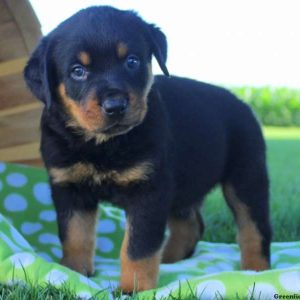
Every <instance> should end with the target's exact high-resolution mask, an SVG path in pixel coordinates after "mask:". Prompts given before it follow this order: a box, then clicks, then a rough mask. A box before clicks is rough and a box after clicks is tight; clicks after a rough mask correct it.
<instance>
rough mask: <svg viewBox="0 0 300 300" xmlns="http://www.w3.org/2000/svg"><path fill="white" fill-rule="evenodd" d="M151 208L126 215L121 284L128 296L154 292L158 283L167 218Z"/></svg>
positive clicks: (141, 208) (163, 212)
mask: <svg viewBox="0 0 300 300" xmlns="http://www.w3.org/2000/svg"><path fill="white" fill-rule="evenodd" d="M150 206H151V202H150V203H148V205H147V206H143V205H141V206H139V207H136V208H135V210H133V211H130V212H127V213H128V215H127V224H126V232H125V236H124V240H123V244H122V248H121V283H120V287H121V289H122V290H123V291H124V292H127V293H128V292H133V291H143V290H148V289H153V288H155V286H156V283H157V279H158V272H159V264H160V261H161V254H162V249H161V248H162V245H163V239H164V232H165V228H166V220H167V214H166V212H165V211H164V209H160V208H159V207H157V211H155V209H153V207H150Z"/></svg>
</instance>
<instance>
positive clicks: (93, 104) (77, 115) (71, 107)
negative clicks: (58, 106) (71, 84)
mask: <svg viewBox="0 0 300 300" xmlns="http://www.w3.org/2000/svg"><path fill="white" fill-rule="evenodd" d="M58 92H59V95H60V98H61V100H62V102H63V104H64V106H65V108H66V110H67V113H68V114H69V115H70V116H71V120H70V121H69V122H68V124H67V125H68V126H70V127H75V128H77V127H80V128H83V129H85V130H87V131H90V132H91V131H94V130H97V129H101V128H102V127H104V123H105V121H104V117H103V115H102V112H101V108H100V106H99V105H98V102H97V100H96V99H95V96H94V95H91V96H90V97H89V98H88V99H86V100H85V101H83V103H78V102H77V101H75V100H73V99H71V98H70V97H69V96H68V95H67V94H66V88H65V86H64V84H63V83H62V84H60V85H59V88H58Z"/></svg>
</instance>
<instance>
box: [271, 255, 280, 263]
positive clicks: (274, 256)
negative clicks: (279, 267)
mask: <svg viewBox="0 0 300 300" xmlns="http://www.w3.org/2000/svg"><path fill="white" fill-rule="evenodd" d="M279 259H280V256H279V255H278V254H277V253H273V254H272V255H271V264H272V265H273V264H275V263H276V262H277V261H278V260H279Z"/></svg>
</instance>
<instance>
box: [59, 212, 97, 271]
mask: <svg viewBox="0 0 300 300" xmlns="http://www.w3.org/2000/svg"><path fill="white" fill-rule="evenodd" d="M96 222H97V211H93V212H80V213H79V212H78V213H74V215H73V216H72V217H71V218H70V220H69V222H68V225H67V234H66V240H65V241H64V242H63V258H62V261H61V262H62V264H63V265H65V266H67V267H69V268H71V269H73V270H75V271H77V272H79V273H81V274H84V275H91V274H93V272H94V266H93V257H94V252H95V234H96V232H95V227H96Z"/></svg>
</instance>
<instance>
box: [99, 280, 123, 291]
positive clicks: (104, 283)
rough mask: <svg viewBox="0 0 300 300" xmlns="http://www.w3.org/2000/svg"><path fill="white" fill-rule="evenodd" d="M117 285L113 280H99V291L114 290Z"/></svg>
mask: <svg viewBox="0 0 300 300" xmlns="http://www.w3.org/2000/svg"><path fill="white" fill-rule="evenodd" d="M118 285H119V282H118V281H114V280H101V281H100V287H101V289H109V290H114V289H115V288H116V287H117V286H118Z"/></svg>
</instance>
